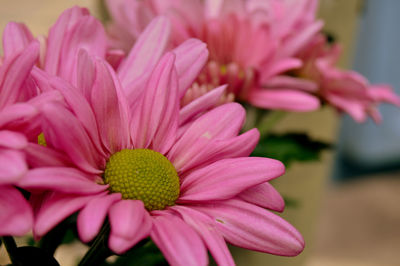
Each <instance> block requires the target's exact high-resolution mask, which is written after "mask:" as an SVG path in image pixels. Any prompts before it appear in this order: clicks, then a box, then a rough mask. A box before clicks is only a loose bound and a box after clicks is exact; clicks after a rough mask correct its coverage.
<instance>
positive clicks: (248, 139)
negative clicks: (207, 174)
mask: <svg viewBox="0 0 400 266" xmlns="http://www.w3.org/2000/svg"><path fill="white" fill-rule="evenodd" d="M259 138H260V133H259V132H258V130H257V129H256V128H254V129H252V130H249V131H247V132H246V133H244V134H242V135H240V136H237V137H233V138H229V139H227V140H215V141H211V142H209V143H208V144H207V146H204V147H203V149H201V148H200V146H199V147H197V148H198V149H199V150H201V151H200V152H199V153H198V154H197V155H196V156H195V157H193V159H192V160H191V161H190V162H188V164H187V165H185V166H183V167H182V168H181V170H182V171H184V170H187V169H190V168H191V167H193V166H196V167H200V165H204V164H210V163H213V162H216V161H218V160H222V159H227V158H237V157H244V156H249V155H250V154H251V153H252V152H253V150H254V148H255V147H256V146H257V143H258V140H259ZM194 148H195V147H194Z"/></svg>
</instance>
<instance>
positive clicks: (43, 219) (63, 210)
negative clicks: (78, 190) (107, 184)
mask: <svg viewBox="0 0 400 266" xmlns="http://www.w3.org/2000/svg"><path fill="white" fill-rule="evenodd" d="M103 196H104V194H93V195H89V196H81V197H77V196H76V195H74V194H62V193H48V194H47V195H46V196H45V197H44V198H41V199H40V201H41V203H40V205H39V209H37V210H36V211H35V217H36V220H35V225H34V228H33V234H34V236H35V238H37V239H38V238H40V237H42V236H44V235H45V234H46V233H48V232H49V231H50V230H51V229H52V228H54V227H55V226H56V225H57V224H58V223H60V222H61V221H62V220H64V219H65V218H67V217H68V216H69V215H71V214H73V213H74V212H76V211H78V210H79V209H81V208H82V207H83V206H85V205H86V204H87V203H88V202H89V201H91V200H93V199H94V198H101V197H103ZM41 197H43V196H41Z"/></svg>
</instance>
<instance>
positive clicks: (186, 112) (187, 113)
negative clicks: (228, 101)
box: [179, 85, 227, 125]
mask: <svg viewBox="0 0 400 266" xmlns="http://www.w3.org/2000/svg"><path fill="white" fill-rule="evenodd" d="M226 88H227V85H222V86H219V87H217V88H215V89H213V90H211V91H209V92H207V93H206V94H204V95H202V96H201V97H198V98H196V99H195V100H194V101H191V102H190V103H189V104H188V105H185V106H184V107H183V108H182V109H181V110H180V111H179V124H180V125H182V124H184V123H185V122H186V121H187V120H189V119H190V118H192V117H194V116H196V115H197V114H199V113H202V112H204V111H207V110H208V109H210V108H211V107H215V106H216V105H217V104H218V102H219V100H220V99H221V96H222V94H223V93H224V92H225V90H226Z"/></svg>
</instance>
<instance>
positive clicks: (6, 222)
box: [0, 186, 33, 236]
mask: <svg viewBox="0 0 400 266" xmlns="http://www.w3.org/2000/svg"><path fill="white" fill-rule="evenodd" d="M32 224H33V213H32V208H31V206H30V205H29V203H28V202H27V201H26V199H25V198H24V197H23V196H22V194H21V193H20V192H19V191H18V190H17V189H16V188H14V187H11V186H0V236H7V235H9V236H23V235H25V234H26V233H28V231H29V230H31V228H32Z"/></svg>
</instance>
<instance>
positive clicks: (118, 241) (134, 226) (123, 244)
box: [108, 200, 152, 254]
mask: <svg viewBox="0 0 400 266" xmlns="http://www.w3.org/2000/svg"><path fill="white" fill-rule="evenodd" d="M109 219H110V225H111V233H110V238H109V240H108V245H109V247H110V249H111V250H112V251H114V252H115V253H117V254H122V253H124V252H125V251H127V250H128V249H130V248H131V247H133V246H134V245H135V244H136V243H137V242H139V241H140V240H142V239H143V238H145V237H148V236H149V233H150V230H151V227H152V223H151V218H150V215H149V214H148V213H147V211H146V210H145V208H144V205H143V202H142V201H140V200H121V201H119V202H117V203H116V204H114V205H113V206H112V207H111V208H110V210H109Z"/></svg>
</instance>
